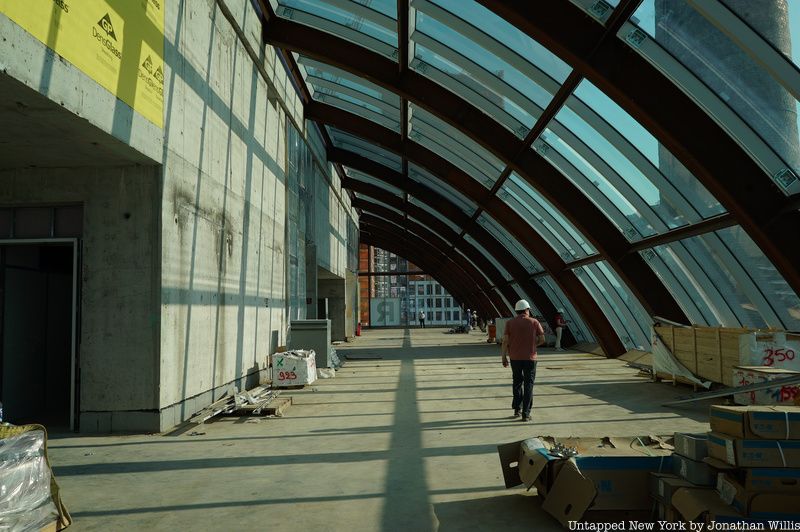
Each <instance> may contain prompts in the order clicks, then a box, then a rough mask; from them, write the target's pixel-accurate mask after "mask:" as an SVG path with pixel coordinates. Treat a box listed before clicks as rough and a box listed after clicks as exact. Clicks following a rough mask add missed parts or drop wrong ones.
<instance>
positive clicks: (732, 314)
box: [643, 226, 800, 330]
mask: <svg viewBox="0 0 800 532" xmlns="http://www.w3.org/2000/svg"><path fill="white" fill-rule="evenodd" d="M653 252H655V254H656V256H657V258H658V259H661V261H663V267H662V268H659V265H658V264H656V262H655V261H654V260H653V259H654V257H652V256H650V255H649V253H648V252H647V251H645V252H644V253H643V255H644V256H645V258H646V259H647V260H648V262H649V263H650V265H651V267H653V269H654V270H655V271H656V272H657V273H659V270H660V269H661V270H662V271H663V268H664V267H666V268H668V269H669V273H670V274H671V275H672V279H674V280H673V281H671V282H665V284H666V285H667V287H668V288H669V289H670V290H671V291H672V292H673V293H675V294H677V295H676V298H677V299H678V300H679V301H680V300H681V296H680V294H681V292H682V291H684V290H685V291H686V293H687V294H688V295H689V296H690V298H691V303H692V305H694V306H696V309H697V311H699V312H700V313H701V314H702V317H703V320H698V321H697V323H704V322H705V323H706V324H708V325H722V326H725V327H740V326H743V327H755V328H763V327H775V328H785V329H789V330H798V329H800V299H798V297H797V294H795V292H794V291H793V290H792V289H791V288H790V287H789V285H788V284H787V283H786V281H785V280H784V279H783V277H782V276H781V275H780V273H779V272H778V271H777V270H776V269H775V268H774V266H772V264H771V263H770V261H769V260H768V259H767V258H766V257H765V256H764V255H763V253H761V251H760V250H759V249H758V247H757V246H756V245H755V243H754V242H753V241H752V240H751V239H750V238H749V237H748V236H747V234H746V233H745V232H744V231H743V230H742V229H741V227H738V226H737V227H731V228H727V229H723V230H720V231H717V232H716V233H709V234H705V235H701V236H697V237H692V238H688V239H685V240H681V241H680V242H673V243H671V244H667V245H664V246H659V247H656V248H654V249H653ZM660 275H662V274H660ZM662 278H665V277H664V276H663V275H662ZM682 306H684V305H682ZM687 308H688V309H690V308H691V307H688V306H687ZM687 308H685V310H686V309H687ZM687 314H689V317H690V318H692V319H696V318H695V315H693V314H692V313H690V312H689V311H688V310H687Z"/></svg>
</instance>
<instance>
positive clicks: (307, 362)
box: [272, 350, 317, 387]
mask: <svg viewBox="0 0 800 532" xmlns="http://www.w3.org/2000/svg"><path fill="white" fill-rule="evenodd" d="M316 380H317V362H316V355H315V354H314V351H301V350H297V351H286V352H285V353H275V355H274V357H273V359H272V385H273V386H275V387H284V386H298V385H300V386H302V385H304V384H311V383H313V382H314V381H316Z"/></svg>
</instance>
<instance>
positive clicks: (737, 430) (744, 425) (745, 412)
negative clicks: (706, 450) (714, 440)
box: [709, 405, 800, 440]
mask: <svg viewBox="0 0 800 532" xmlns="http://www.w3.org/2000/svg"><path fill="white" fill-rule="evenodd" d="M709 423H711V432H718V433H722V434H728V435H730V436H734V437H737V438H740V439H755V438H762V439H776V440H800V407H797V406H754V405H751V406H724V405H712V406H711V411H710V413H709Z"/></svg>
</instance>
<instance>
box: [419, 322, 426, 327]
mask: <svg viewBox="0 0 800 532" xmlns="http://www.w3.org/2000/svg"><path fill="white" fill-rule="evenodd" d="M419 326H420V327H422V328H423V329H424V328H425V320H419Z"/></svg>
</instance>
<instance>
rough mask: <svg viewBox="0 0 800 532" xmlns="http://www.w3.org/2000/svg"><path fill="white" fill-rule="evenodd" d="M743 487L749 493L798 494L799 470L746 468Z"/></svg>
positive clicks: (799, 484)
mask: <svg viewBox="0 0 800 532" xmlns="http://www.w3.org/2000/svg"><path fill="white" fill-rule="evenodd" d="M743 477H744V478H743V480H744V487H745V489H746V490H748V491H751V492H772V493H776V492H783V493H800V469H789V468H748V469H745V470H744V475H743Z"/></svg>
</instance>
